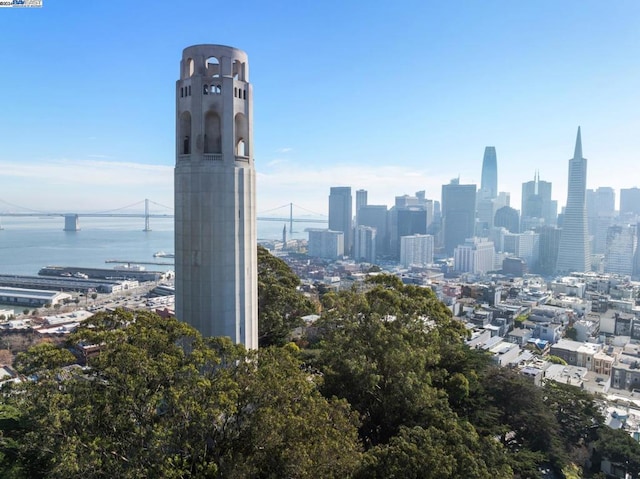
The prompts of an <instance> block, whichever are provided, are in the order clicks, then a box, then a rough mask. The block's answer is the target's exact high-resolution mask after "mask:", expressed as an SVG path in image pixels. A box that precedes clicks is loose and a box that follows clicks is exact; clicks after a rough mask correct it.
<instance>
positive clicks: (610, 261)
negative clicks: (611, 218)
mask: <svg viewBox="0 0 640 479" xmlns="http://www.w3.org/2000/svg"><path fill="white" fill-rule="evenodd" d="M636 243H637V237H636V225H616V226H611V227H610V228H609V229H608V231H607V244H606V251H605V256H604V261H605V266H604V271H605V273H617V274H624V275H628V276H631V275H632V274H633V263H634V261H633V260H634V254H635V252H636Z"/></svg>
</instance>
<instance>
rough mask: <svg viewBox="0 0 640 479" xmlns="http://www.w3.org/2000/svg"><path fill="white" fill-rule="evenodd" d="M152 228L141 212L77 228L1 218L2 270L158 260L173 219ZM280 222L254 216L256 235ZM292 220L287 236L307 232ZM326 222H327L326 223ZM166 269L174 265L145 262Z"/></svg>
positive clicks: (169, 245) (273, 232) (273, 230)
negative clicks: (147, 224)
mask: <svg viewBox="0 0 640 479" xmlns="http://www.w3.org/2000/svg"><path fill="white" fill-rule="evenodd" d="M150 221H151V228H152V231H146V232H145V231H143V228H144V218H80V228H81V230H80V231H76V232H69V231H63V228H64V220H63V218H42V219H39V218H7V217H5V218H2V224H1V226H2V228H3V229H2V230H0V274H20V275H35V274H38V271H39V270H40V268H42V267H43V266H48V265H57V266H81V267H95V268H111V267H113V266H114V264H108V263H105V260H107V259H117V260H125V261H132V262H143V261H148V262H150V261H162V262H172V260H171V259H169V258H164V259H163V258H154V257H153V254H154V253H155V252H157V251H165V252H167V253H173V252H174V247H173V219H153V218H152V219H151V220H150ZM283 226H284V224H283V223H279V222H267V221H259V222H258V237H259V238H260V239H280V238H282V227H283ZM308 226H309V227H316V228H318V227H322V226H323V225H321V224H304V223H295V224H294V229H295V232H294V234H293V235H291V237H293V238H306V237H307V234H306V233H305V232H304V229H305V228H306V227H308ZM324 227H326V225H325V226H324ZM145 267H146V268H147V269H148V270H157V271H165V270H167V269H173V267H172V266H156V265H145Z"/></svg>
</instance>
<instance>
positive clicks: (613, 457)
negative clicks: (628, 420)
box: [594, 427, 640, 478]
mask: <svg viewBox="0 0 640 479" xmlns="http://www.w3.org/2000/svg"><path fill="white" fill-rule="evenodd" d="M594 455H595V456H597V458H598V459H607V460H609V461H610V462H612V463H613V464H616V465H618V466H620V467H622V468H623V469H624V470H625V472H626V473H627V474H630V475H631V477H633V478H638V477H640V444H638V442H637V441H635V440H634V439H633V438H632V437H631V436H630V435H629V433H628V432H626V431H624V430H622V429H611V428H610V427H602V428H600V430H599V439H598V441H597V442H596V443H595V450H594Z"/></svg>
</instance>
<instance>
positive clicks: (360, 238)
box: [353, 226, 376, 263]
mask: <svg viewBox="0 0 640 479" xmlns="http://www.w3.org/2000/svg"><path fill="white" fill-rule="evenodd" d="M354 233H355V234H354V240H353V258H354V259H355V260H356V262H363V261H364V262H367V263H375V261H376V229H375V228H372V227H371V226H356V228H355V230H354Z"/></svg>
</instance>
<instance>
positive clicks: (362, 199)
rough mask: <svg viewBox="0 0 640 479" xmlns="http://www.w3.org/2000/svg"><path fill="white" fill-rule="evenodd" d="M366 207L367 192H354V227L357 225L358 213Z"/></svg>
mask: <svg viewBox="0 0 640 479" xmlns="http://www.w3.org/2000/svg"><path fill="white" fill-rule="evenodd" d="M363 206H367V190H356V226H357V225H358V211H360V208H362V207H363Z"/></svg>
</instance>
